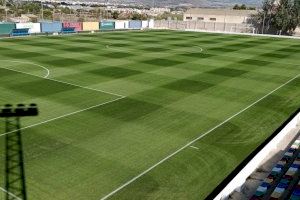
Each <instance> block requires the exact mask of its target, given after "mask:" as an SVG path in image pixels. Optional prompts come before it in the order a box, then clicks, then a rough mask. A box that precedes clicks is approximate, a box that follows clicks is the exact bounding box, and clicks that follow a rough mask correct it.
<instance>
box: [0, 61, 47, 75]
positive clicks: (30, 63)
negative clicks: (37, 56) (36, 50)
mask: <svg viewBox="0 0 300 200" xmlns="http://www.w3.org/2000/svg"><path fill="white" fill-rule="evenodd" d="M0 61H4V62H12V63H23V64H29V65H34V66H38V67H40V68H42V69H44V70H45V71H46V72H47V73H46V75H45V76H44V77H43V78H48V76H49V75H50V70H49V69H48V68H47V67H44V66H43V65H39V64H36V63H32V62H27V61H21V60H0ZM2 68H4V67H2ZM4 69H7V68H4Z"/></svg>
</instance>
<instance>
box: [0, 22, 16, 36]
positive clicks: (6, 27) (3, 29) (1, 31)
mask: <svg viewBox="0 0 300 200" xmlns="http://www.w3.org/2000/svg"><path fill="white" fill-rule="evenodd" d="M14 28H16V24H13V23H0V35H8V34H10V33H11V31H12V30H13V29H14Z"/></svg>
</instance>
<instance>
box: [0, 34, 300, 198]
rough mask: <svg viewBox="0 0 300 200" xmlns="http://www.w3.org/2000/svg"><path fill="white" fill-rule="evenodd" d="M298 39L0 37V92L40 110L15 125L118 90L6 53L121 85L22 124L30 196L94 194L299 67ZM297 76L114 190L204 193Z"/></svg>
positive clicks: (257, 136)
mask: <svg viewBox="0 0 300 200" xmlns="http://www.w3.org/2000/svg"><path fill="white" fill-rule="evenodd" d="M299 45H300V41H299V40H290V39H278V38H261V37H248V36H236V35H221V34H208V33H192V32H171V31H149V32H115V33H101V34H95V35H88V34H87V35H75V36H52V37H29V38H18V39H3V40H0V60H1V66H0V91H1V95H0V103H1V104H4V103H8V102H9V103H19V102H25V103H29V102H35V103H37V104H38V105H39V108H40V111H41V115H40V116H39V117H35V118H26V119H24V120H22V123H23V126H28V125H31V124H34V123H39V122H42V121H45V120H47V119H51V118H55V117H58V116H61V115H65V114H68V113H72V112H75V111H78V110H81V109H85V108H88V107H91V106H94V105H97V104H101V103H104V102H108V101H111V100H114V99H117V98H119V97H118V96H115V95H113V94H107V93H104V92H101V91H95V90H90V89H86V88H81V87H78V86H75V85H68V84H66V83H62V82H56V81H53V80H46V79H43V78H40V77H43V76H44V75H45V73H46V72H45V71H43V69H42V68H39V67H37V66H33V65H30V64H20V63H13V62H9V61H4V60H16V59H17V60H24V61H27V62H32V63H36V64H39V65H43V66H45V67H47V68H48V69H49V70H50V78H52V79H55V80H61V81H63V82H67V83H73V84H77V85H80V86H87V87H90V88H94V89H98V90H104V91H108V92H112V93H117V94H120V95H124V96H126V98H124V99H120V100H118V101H115V102H113V103H109V104H106V105H103V106H99V107H95V108H93V109H90V110H87V111H84V112H80V113H77V114H74V115H71V116H68V117H64V118H61V119H58V120H54V121H51V122H49V123H45V124H42V125H38V126H35V127H33V128H29V129H26V130H24V131H23V140H24V152H25V163H26V177H27V186H28V195H29V199H43V200H47V199H61V200H65V199H100V198H101V197H103V196H105V195H107V194H108V193H110V192H111V191H113V190H114V189H116V188H117V187H119V186H120V185H122V184H124V183H125V182H127V181H128V180H130V179H132V178H133V177H135V176H137V175H138V174H140V173H141V172H143V171H144V170H146V169H147V168H149V167H151V166H152V165H154V164H156V163H157V162H159V161H160V160H161V159H163V158H165V157H166V156H168V155H169V154H171V153H173V152H174V151H176V150H177V149H178V148H180V147H182V146H183V145H185V144H186V143H188V142H189V141H191V140H193V139H194V138H196V137H198V136H200V135H201V134H203V133H204V132H206V131H207V130H209V129H211V128H212V127H214V126H216V125H218V124H219V123H221V122H222V121H224V120H226V119H227V118H228V117H230V116H232V115H234V114H235V113H237V112H239V111H240V110H242V109H244V108H245V107H247V106H248V105H250V104H251V103H253V102H255V101H256V100H258V99H259V98H261V97H262V96H264V95H266V94H267V93H269V92H270V91H272V90H274V89H275V88H277V87H278V86H280V85H281V84H283V83H285V82H286V81H288V80H290V79H291V78H293V77H294V76H296V75H297V74H298V73H300V67H299V63H298V60H299V59H298V58H299V56H300V50H299ZM199 47H201V48H202V49H203V52H201V51H200V48H199ZM3 67H4V68H3ZM5 68H8V69H11V70H8V69H5ZM12 70H15V71H12ZM17 71H21V72H24V73H29V74H33V75H36V76H32V75H29V74H24V73H19V72H17ZM38 76H40V77H38ZM299 87H300V79H299V78H298V79H296V80H294V81H292V82H291V83H289V84H288V85H286V86H285V87H283V88H281V89H280V90H278V91H276V92H275V93H273V94H272V95H270V96H268V97H267V98H266V99H264V100H262V101H261V102H259V103H258V104H256V105H255V106H253V107H251V108H250V109H248V110H247V111H245V112H243V113H242V114H240V115H238V116H237V117H235V118H234V119H232V120H230V121H229V122H228V123H226V124H224V125H222V126H221V127H219V128H218V129H216V130H215V131H213V132H211V133H210V134H209V135H207V136H206V137H204V138H202V139H201V140H199V141H197V142H195V143H194V144H193V146H196V147H198V148H199V150H196V149H193V148H186V149H184V150H183V151H181V152H180V153H178V154H177V155H176V156H174V157H172V158H171V159H169V160H168V161H166V162H164V163H162V164H161V165H159V166H158V167H156V168H155V169H153V170H152V171H150V172H149V173H147V174H146V175H144V176H142V177H141V178H139V179H137V180H136V181H134V182H133V183H132V184H130V185H128V186H127V187H125V188H124V189H122V190H121V191H119V192H118V193H117V194H116V195H114V196H112V199H203V198H205V196H207V195H208V194H209V193H210V192H211V191H212V190H213V189H214V187H216V186H217V185H218V184H219V183H220V182H221V181H222V180H223V179H224V178H225V177H226V175H228V174H229V173H230V172H231V171H232V170H233V169H234V168H235V167H236V166H237V165H238V164H239V163H240V162H241V161H242V160H243V159H244V158H245V157H246V156H247V155H249V153H250V152H251V151H253V149H255V148H256V147H257V146H258V145H259V144H261V143H262V142H263V141H264V139H266V138H267V137H268V136H269V135H270V134H271V133H272V132H273V131H274V130H275V129H276V128H277V127H278V126H279V125H280V124H281V123H282V122H283V121H285V120H286V119H287V117H288V116H289V115H290V114H291V113H292V112H293V111H295V110H296V109H297V108H298V107H299V105H300V103H299V102H300V90H299ZM0 128H1V130H4V127H3V124H2V123H1V124H0ZM2 132H3V131H2ZM3 140H4V137H1V138H0V142H1V149H2V150H1V152H2V153H1V154H0V157H1V160H2V161H3V160H4V154H3V149H4V147H3ZM3 172H4V169H3V165H0V177H1V178H0V180H1V185H3V177H4V176H3ZM2 196H3V193H2ZM0 199H1V196H0Z"/></svg>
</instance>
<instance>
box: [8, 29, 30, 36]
mask: <svg viewBox="0 0 300 200" xmlns="http://www.w3.org/2000/svg"><path fill="white" fill-rule="evenodd" d="M10 35H11V36H27V35H29V28H19V29H13V30H12V32H11V34H10Z"/></svg>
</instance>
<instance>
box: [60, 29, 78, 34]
mask: <svg viewBox="0 0 300 200" xmlns="http://www.w3.org/2000/svg"><path fill="white" fill-rule="evenodd" d="M61 32H62V33H64V34H68V33H76V31H75V28H74V27H68V28H62V30H61Z"/></svg>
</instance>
